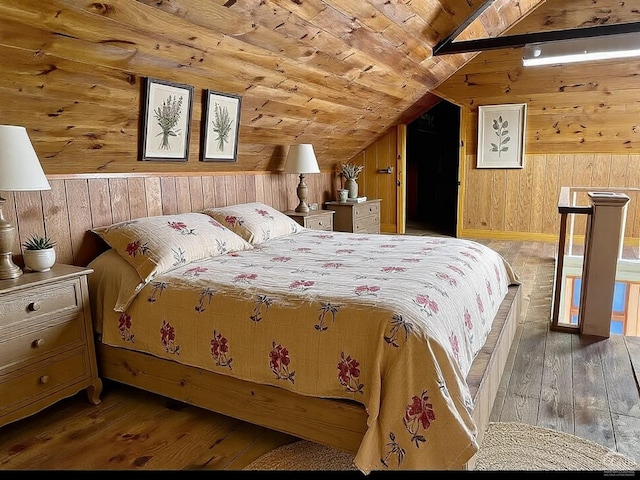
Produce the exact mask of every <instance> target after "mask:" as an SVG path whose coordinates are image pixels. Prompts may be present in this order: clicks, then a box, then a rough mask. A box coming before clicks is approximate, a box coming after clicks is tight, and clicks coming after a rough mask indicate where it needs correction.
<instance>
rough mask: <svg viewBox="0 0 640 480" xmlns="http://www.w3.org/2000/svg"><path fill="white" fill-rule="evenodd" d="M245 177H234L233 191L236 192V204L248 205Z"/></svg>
mask: <svg viewBox="0 0 640 480" xmlns="http://www.w3.org/2000/svg"><path fill="white" fill-rule="evenodd" d="M244 177H246V175H234V177H233V185H234V187H233V189H234V191H235V192H236V202H235V203H247V191H246V187H245V181H244Z"/></svg>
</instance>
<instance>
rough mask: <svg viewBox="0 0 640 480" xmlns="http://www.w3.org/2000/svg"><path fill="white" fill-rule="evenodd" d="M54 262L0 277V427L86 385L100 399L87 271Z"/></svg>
mask: <svg viewBox="0 0 640 480" xmlns="http://www.w3.org/2000/svg"><path fill="white" fill-rule="evenodd" d="M92 271H93V270H91V269H89V268H83V267H75V266H72V265H64V264H56V265H54V266H53V267H52V268H51V270H49V271H48V272H25V273H24V274H23V275H22V276H20V277H18V278H16V279H13V280H0V398H2V402H0V426H2V425H5V424H7V423H10V422H14V421H16V420H20V419H22V418H24V417H26V416H28V415H32V414H34V413H36V412H39V411H40V410H42V409H44V408H46V407H48V406H50V405H52V404H53V403H55V402H57V401H58V400H61V399H63V398H66V397H70V396H71V395H74V394H76V393H77V392H79V391H80V390H82V389H86V390H87V395H88V397H89V401H90V402H91V403H93V404H94V405H97V404H99V403H100V393H101V392H102V381H101V380H100V378H99V377H98V368H97V364H96V354H95V347H94V338H93V326H92V321H91V309H90V307H89V290H88V287H87V275H89V274H90V273H91V272H92Z"/></svg>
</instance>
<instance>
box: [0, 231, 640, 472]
mask: <svg viewBox="0 0 640 480" xmlns="http://www.w3.org/2000/svg"><path fill="white" fill-rule="evenodd" d="M407 233H413V234H420V233H424V232H423V231H421V230H414V229H411V228H408V229H407ZM478 241H479V242H481V243H483V244H486V245H488V246H490V247H491V248H493V249H495V250H496V251H498V252H500V253H501V254H502V255H503V256H504V257H505V258H506V259H507V260H508V261H509V262H510V263H511V264H512V266H513V267H514V269H515V271H516V272H517V273H518V274H519V276H520V279H521V280H522V282H523V287H524V291H523V293H524V295H523V316H522V321H521V323H520V324H519V325H518V330H517V332H516V338H515V340H514V343H513V346H512V348H511V352H510V355H509V360H508V362H507V370H506V372H505V374H504V376H503V378H502V381H501V384H500V391H499V394H498V397H497V399H496V402H495V404H494V408H493V411H492V414H491V420H492V421H500V422H522V423H527V424H531V425H539V426H543V427H548V428H553V429H556V430H561V431H564V432H568V433H571V434H574V435H577V436H580V437H583V438H587V439H590V440H593V441H595V442H598V443H600V444H602V445H604V446H606V447H609V448H611V449H613V450H615V451H618V452H620V453H622V454H624V455H626V456H628V457H629V458H632V459H634V460H635V461H636V462H638V463H640V394H639V389H638V376H637V373H636V372H640V339H639V338H636V337H621V336H612V337H611V338H610V339H608V340H601V341H594V340H593V339H588V338H582V337H580V336H578V335H575V334H567V333H558V332H551V331H549V329H548V325H549V318H550V314H551V297H552V286H553V269H554V253H555V245H554V244H551V243H539V242H511V241H498V240H478ZM295 440H296V438H294V437H291V436H289V435H285V434H281V433H278V432H273V431H271V430H268V429H265V428H262V427H257V426H255V425H250V424H247V423H245V422H241V421H238V420H234V419H230V418H228V417H224V416H222V415H218V414H215V413H212V412H207V411H204V410H201V409H199V408H196V407H191V406H186V405H183V404H181V403H177V402H174V401H169V400H166V399H164V398H162V397H159V396H157V395H153V394H150V393H147V392H143V391H140V390H137V389H134V388H131V387H127V386H124V385H119V384H116V383H112V382H105V388H104V391H103V395H102V403H101V404H100V405H98V406H93V405H91V404H89V402H88V401H87V399H86V395H85V394H84V393H83V392H81V393H79V394H77V395H75V396H73V397H70V398H68V399H65V400H62V401H60V402H58V403H57V404H55V405H53V406H51V407H49V408H47V409H45V410H44V411H42V412H40V413H38V414H36V415H33V416H31V417H28V418H26V419H23V420H20V421H18V422H14V423H12V424H9V425H6V426H4V427H2V428H0V469H3V470H24V469H30V470H182V469H191V470H239V469H242V468H243V467H244V466H246V465H247V464H249V463H250V462H252V461H253V460H255V459H256V458H258V457H259V456H261V455H262V454H264V453H266V452H267V451H270V450H272V449H274V448H276V447H278V446H280V445H283V444H286V443H290V442H292V441H295ZM0 475H1V474H0Z"/></svg>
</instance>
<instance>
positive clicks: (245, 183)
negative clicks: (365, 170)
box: [0, 173, 339, 266]
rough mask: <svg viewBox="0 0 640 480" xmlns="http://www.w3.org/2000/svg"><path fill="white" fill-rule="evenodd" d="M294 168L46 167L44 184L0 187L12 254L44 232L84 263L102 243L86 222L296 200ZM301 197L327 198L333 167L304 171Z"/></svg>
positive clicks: (334, 183) (66, 255)
mask: <svg viewBox="0 0 640 480" xmlns="http://www.w3.org/2000/svg"><path fill="white" fill-rule="evenodd" d="M298 181H299V178H298V176H297V175H285V174H272V173H262V174H260V173H256V174H251V175H200V174H199V173H183V174H178V175H165V174H126V175H119V174H111V175H102V176H98V175H84V176H83V175H53V176H49V183H50V184H51V190H46V191H42V192H0V196H2V197H3V198H5V199H6V200H7V202H6V204H5V206H4V209H3V211H4V213H5V218H6V219H7V220H8V221H9V222H11V223H12V224H13V225H16V226H17V228H18V235H17V238H16V241H15V244H14V247H13V252H14V262H15V263H16V264H17V265H20V266H24V264H23V262H22V255H21V245H22V242H24V240H26V239H27V238H28V237H29V236H31V235H32V234H34V233H38V234H43V233H46V234H47V235H49V236H50V237H51V238H52V239H53V240H55V241H56V242H57V246H56V258H57V261H59V262H62V263H70V264H74V265H80V266H85V265H86V264H87V263H89V262H90V261H91V260H92V259H93V258H95V256H96V255H97V254H98V253H100V252H101V251H102V250H103V245H102V243H101V241H100V240H99V239H98V238H97V237H96V236H95V235H94V234H93V233H91V232H90V229H92V228H94V227H99V226H105V225H111V224H112V223H116V222H121V221H124V220H130V219H134V218H140V217H145V216H152V215H171V214H175V213H183V212H197V211H200V210H202V209H204V208H208V207H221V206H225V205H232V204H235V203H245V202H255V201H258V202H263V203H266V204H268V205H272V206H273V207H275V208H277V209H278V210H287V209H294V208H295V207H296V206H297V205H298V197H297V194H296V186H297V185H298ZM305 183H306V184H307V186H308V188H309V197H308V200H307V202H308V203H309V204H311V203H318V204H319V206H320V208H322V203H323V202H326V201H328V200H333V199H334V196H332V194H331V192H334V191H335V190H336V189H337V188H339V185H338V183H339V179H338V177H336V176H335V175H333V174H330V173H329V174H322V173H321V174H314V175H308V176H307V177H306V178H305Z"/></svg>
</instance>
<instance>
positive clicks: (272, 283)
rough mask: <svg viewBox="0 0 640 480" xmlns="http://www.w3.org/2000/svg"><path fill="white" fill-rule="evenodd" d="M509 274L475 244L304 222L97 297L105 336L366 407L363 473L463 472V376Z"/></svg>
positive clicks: (466, 420) (466, 441)
mask: <svg viewBox="0 0 640 480" xmlns="http://www.w3.org/2000/svg"><path fill="white" fill-rule="evenodd" d="M112 253H114V255H113V257H112V258H111V259H110V260H109V261H104V262H102V264H100V262H98V261H94V262H93V263H92V264H91V267H92V268H94V269H101V270H102V272H101V273H100V274H99V275H96V277H95V278H97V279H98V278H106V277H104V275H105V270H113V269H114V268H115V267H116V263H117V262H114V261H113V260H116V259H117V258H119V257H117V254H115V252H112ZM98 260H100V258H99V259H98ZM92 277H93V275H92ZM101 282H102V281H101ZM515 282H517V280H516V279H515V278H514V275H513V272H512V270H511V268H510V267H509V265H508V264H507V263H506V262H505V261H504V259H503V258H502V257H501V256H500V255H499V254H498V253H496V252H494V251H493V250H490V249H488V248H487V247H485V246H483V245H481V244H478V243H476V242H472V241H468V240H462V239H453V238H439V237H417V236H407V235H383V234H380V235H362V234H359V235H358V234H350V233H344V232H319V231H314V230H306V229H305V230H304V231H303V232H302V233H298V234H293V235H287V236H283V237H279V238H274V239H272V240H269V241H268V242H266V243H264V244H262V245H261V246H258V247H256V248H255V249H254V250H248V251H242V252H237V253H232V254H228V255H225V256H220V257H212V258H210V259H207V260H203V261H198V262H193V263H190V264H188V265H185V266H182V267H179V268H177V269H175V270H172V271H171V272H169V273H165V274H163V275H162V276H160V277H156V278H155V279H154V280H153V281H152V282H150V283H149V284H148V285H147V286H146V287H144V288H143V289H142V290H141V292H140V293H139V294H138V296H137V297H136V299H135V300H134V301H133V303H132V304H131V305H130V307H129V308H128V310H127V311H126V312H115V311H114V310H113V309H112V306H113V305H114V304H115V300H114V298H115V297H116V296H117V292H115V291H114V288H110V287H109V286H108V285H109V282H103V283H102V284H101V285H98V286H96V285H92V286H91V292H92V295H93V296H96V295H100V296H101V298H100V299H99V300H98V301H96V299H94V298H92V302H94V301H96V304H97V305H100V306H101V308H100V310H101V311H99V312H97V317H98V321H99V322H101V324H100V325H99V330H101V331H102V342H104V343H106V344H109V345H114V346H118V347H124V348H130V349H135V350H139V351H144V352H148V353H150V354H153V355H156V356H158V357H162V358H168V359H172V360H174V361H176V362H180V363H183V364H187V365H192V366H197V367H201V368H205V369H209V370H212V371H215V372H218V373H220V374H225V375H231V376H234V377H238V378H241V379H244V380H250V381H253V382H258V383H263V384H269V385H275V386H278V387H281V388H285V389H288V390H292V391H295V392H298V393H300V394H303V395H310V396H316V397H325V398H344V399H351V400H354V401H357V402H360V403H362V404H363V405H364V406H365V407H366V410H367V412H368V422H367V425H368V429H367V432H366V434H365V436H364V438H363V441H362V443H361V445H360V448H359V450H358V452H357V454H356V456H355V465H356V467H358V468H359V469H360V470H361V471H363V472H365V473H368V472H369V471H371V470H380V469H382V470H385V469H419V470H425V469H449V468H459V467H461V466H462V465H463V464H464V463H465V462H466V461H467V460H469V459H470V458H471V457H472V456H473V454H474V453H475V452H476V451H477V444H476V440H475V437H476V427H475V424H474V422H473V420H472V417H471V409H472V401H471V397H470V394H469V390H468V387H467V384H466V382H465V377H466V375H467V373H468V371H469V368H470V366H471V362H472V361H473V359H474V356H475V355H476V353H477V352H478V351H479V350H480V348H481V347H482V345H483V343H484V341H485V339H486V337H487V335H488V333H489V330H490V329H491V322H492V319H493V317H494V315H495V314H496V312H497V309H498V307H499V305H500V303H501V301H502V299H503V298H504V296H505V294H506V293H507V290H508V285H510V284H512V283H515ZM111 283H112V284H114V285H116V284H117V282H111ZM109 305H111V307H110V306H109Z"/></svg>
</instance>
